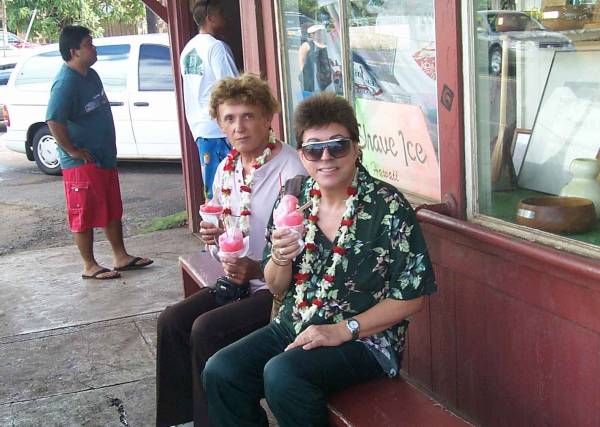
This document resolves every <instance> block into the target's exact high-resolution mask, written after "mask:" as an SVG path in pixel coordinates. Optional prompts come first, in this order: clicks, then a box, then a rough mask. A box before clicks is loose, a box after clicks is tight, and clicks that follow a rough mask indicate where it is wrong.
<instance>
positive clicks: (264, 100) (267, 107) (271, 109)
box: [209, 73, 279, 119]
mask: <svg viewBox="0 0 600 427" xmlns="http://www.w3.org/2000/svg"><path fill="white" fill-rule="evenodd" d="M225 102H231V103H233V104H246V105H257V106H258V107H260V108H261V109H262V110H263V113H265V114H266V115H269V116H272V115H273V114H275V113H277V112H278V111H279V102H278V101H277V99H275V97H274V96H273V94H272V93H271V88H270V87H269V85H268V84H267V82H265V81H264V80H261V79H260V78H259V77H258V76H256V75H254V74H250V73H245V74H242V75H241V76H239V77H227V78H224V79H222V80H219V81H218V82H217V84H216V85H215V86H214V87H213V91H212V94H211V96H210V109H209V113H210V116H211V117H212V118H213V119H218V115H219V105H221V104H223V103H225Z"/></svg>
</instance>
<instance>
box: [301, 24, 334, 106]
mask: <svg viewBox="0 0 600 427" xmlns="http://www.w3.org/2000/svg"><path fill="white" fill-rule="evenodd" d="M306 32H307V33H308V37H309V39H308V40H307V41H305V42H304V43H302V45H301V46H300V50H299V51H298V60H299V63H300V70H301V71H300V83H301V85H302V92H303V97H304V98H306V97H307V96H310V95H312V94H314V93H318V92H323V91H325V90H327V88H328V87H329V86H330V85H331V82H332V70H331V63H330V61H329V55H328V54H327V46H326V44H325V36H326V35H327V31H326V29H325V27H324V26H323V25H320V24H318V25H313V26H311V27H309V28H308V29H307V30H306Z"/></svg>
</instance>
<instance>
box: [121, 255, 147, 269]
mask: <svg viewBox="0 0 600 427" xmlns="http://www.w3.org/2000/svg"><path fill="white" fill-rule="evenodd" d="M141 260H142V258H141V257H139V256H136V257H135V258H133V259H132V260H131V261H129V262H128V263H127V264H126V265H124V266H123V267H115V268H114V269H115V271H128V270H139V269H140V268H144V267H146V266H148V265H150V264H152V263H153V262H154V261H152V260H151V259H149V260H148V261H144V262H142V263H140V261H141Z"/></svg>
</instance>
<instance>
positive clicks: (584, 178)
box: [560, 159, 600, 219]
mask: <svg viewBox="0 0 600 427" xmlns="http://www.w3.org/2000/svg"><path fill="white" fill-rule="evenodd" d="M569 171H570V172H571V176H572V178H571V181H569V183H568V184H567V185H565V186H564V187H563V188H562V189H561V190H560V195H561V196H570V197H583V198H584V199H588V200H591V201H592V202H593V203H594V209H595V210H596V219H598V218H600V182H598V181H596V177H597V176H598V173H599V172H600V164H599V163H598V160H596V159H573V161H572V162H571V165H570V166H569Z"/></svg>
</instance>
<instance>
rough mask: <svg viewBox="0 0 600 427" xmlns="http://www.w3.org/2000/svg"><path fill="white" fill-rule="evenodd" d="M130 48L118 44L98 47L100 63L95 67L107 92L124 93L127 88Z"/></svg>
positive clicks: (126, 45)
mask: <svg viewBox="0 0 600 427" xmlns="http://www.w3.org/2000/svg"><path fill="white" fill-rule="evenodd" d="M129 50H130V46H129V45H128V44H118V45H112V46H96V52H97V53H98V62H96V63H95V64H94V65H93V67H92V68H93V69H94V70H96V72H97V73H98V75H99V76H100V79H102V84H103V85H104V89H105V90H106V91H107V92H115V91H123V90H125V89H126V88H127V65H128V64H127V59H128V58H129Z"/></svg>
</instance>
